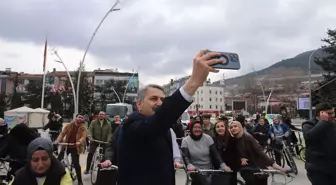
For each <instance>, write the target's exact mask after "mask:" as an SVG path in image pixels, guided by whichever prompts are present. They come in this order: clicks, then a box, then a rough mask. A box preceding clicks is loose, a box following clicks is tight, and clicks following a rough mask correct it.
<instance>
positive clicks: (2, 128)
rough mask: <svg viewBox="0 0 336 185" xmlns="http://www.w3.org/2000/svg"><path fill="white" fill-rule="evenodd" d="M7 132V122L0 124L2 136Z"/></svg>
mask: <svg viewBox="0 0 336 185" xmlns="http://www.w3.org/2000/svg"><path fill="white" fill-rule="evenodd" d="M7 133H8V125H7V123H6V124H4V125H2V126H0V135H2V136H4V135H6V134H7Z"/></svg>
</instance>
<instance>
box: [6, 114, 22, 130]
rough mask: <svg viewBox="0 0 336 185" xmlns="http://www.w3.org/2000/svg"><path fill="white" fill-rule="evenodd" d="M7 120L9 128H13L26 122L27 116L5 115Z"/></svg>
mask: <svg viewBox="0 0 336 185" xmlns="http://www.w3.org/2000/svg"><path fill="white" fill-rule="evenodd" d="M4 120H5V122H6V123H7V125H8V128H13V127H14V126H15V125H17V124H20V123H24V122H26V116H25V115H23V116H5V118H4Z"/></svg>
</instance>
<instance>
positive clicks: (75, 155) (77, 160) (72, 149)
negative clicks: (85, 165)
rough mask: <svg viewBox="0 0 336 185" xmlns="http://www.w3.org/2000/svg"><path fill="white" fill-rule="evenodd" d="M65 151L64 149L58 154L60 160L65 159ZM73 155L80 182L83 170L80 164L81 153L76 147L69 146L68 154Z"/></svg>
mask: <svg viewBox="0 0 336 185" xmlns="http://www.w3.org/2000/svg"><path fill="white" fill-rule="evenodd" d="M64 151H65V149H62V150H61V152H60V153H59V155H58V160H60V161H61V160H63V158H64ZM69 154H70V155H71V162H72V164H73V165H74V167H75V170H76V175H77V180H78V182H82V170H81V166H80V164H79V154H78V152H77V149H76V148H68V149H67V154H66V155H67V156H68V155H69Z"/></svg>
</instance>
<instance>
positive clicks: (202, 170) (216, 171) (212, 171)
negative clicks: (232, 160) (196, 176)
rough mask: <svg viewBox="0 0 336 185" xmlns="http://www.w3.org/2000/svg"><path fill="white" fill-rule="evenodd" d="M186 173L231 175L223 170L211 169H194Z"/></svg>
mask: <svg viewBox="0 0 336 185" xmlns="http://www.w3.org/2000/svg"><path fill="white" fill-rule="evenodd" d="M188 173H231V172H227V171H223V170H213V169H196V170H195V171H188Z"/></svg>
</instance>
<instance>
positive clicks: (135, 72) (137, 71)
mask: <svg viewBox="0 0 336 185" xmlns="http://www.w3.org/2000/svg"><path fill="white" fill-rule="evenodd" d="M137 73H138V74H139V68H138V70H136V71H134V73H133V74H132V76H131V77H130V78H129V79H128V82H127V84H126V88H125V91H124V94H123V97H122V102H123V103H124V102H125V96H126V91H127V87H128V85H129V83H130V82H131V79H132V78H133V77H134V75H135V74H137Z"/></svg>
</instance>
